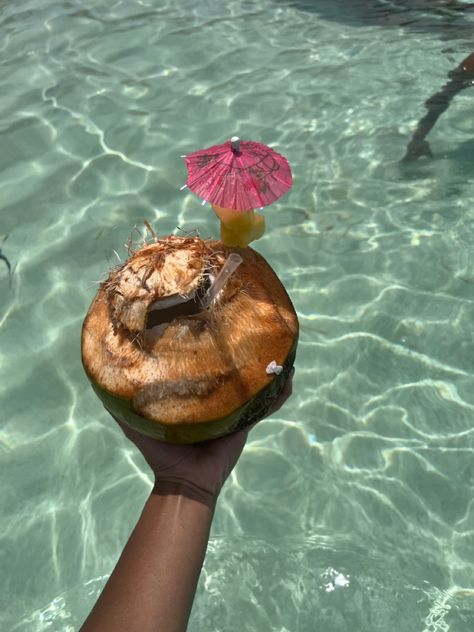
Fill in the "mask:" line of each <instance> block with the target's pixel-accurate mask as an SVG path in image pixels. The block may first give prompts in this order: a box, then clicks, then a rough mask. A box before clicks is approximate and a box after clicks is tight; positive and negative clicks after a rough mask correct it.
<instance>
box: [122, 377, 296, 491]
mask: <svg viewBox="0 0 474 632" xmlns="http://www.w3.org/2000/svg"><path fill="white" fill-rule="evenodd" d="M293 374H294V369H293V370H292V371H291V373H290V375H289V377H288V379H287V381H286V384H285V386H284V388H283V391H282V392H281V394H280V396H279V397H278V399H277V400H276V401H275V403H274V405H273V406H272V408H271V409H270V410H269V412H268V413H267V415H266V417H268V416H269V415H271V414H273V413H274V412H276V411H277V410H279V409H280V408H281V406H282V405H283V404H284V402H285V401H286V400H287V399H288V397H290V395H291V393H292V383H293ZM112 416H113V415H112ZM114 419H115V420H116V421H117V422H118V424H119V425H120V427H121V428H122V430H123V432H124V434H125V436H126V437H127V438H128V439H130V441H132V443H134V444H135V445H136V447H137V448H138V449H139V450H140V452H141V453H142V454H143V456H144V458H145V460H146V462H147V463H148V465H149V466H150V468H151V469H152V471H153V473H154V476H155V486H154V492H155V493H161V494H166V493H170V492H171V493H176V492H179V493H183V494H185V495H187V496H191V497H192V498H195V499H197V500H201V501H204V502H206V503H207V504H209V503H212V504H214V502H215V500H216V499H217V496H218V495H219V492H220V490H221V488H222V485H223V484H224V482H225V480H226V479H227V477H228V476H229V474H230V472H231V471H232V470H233V468H234V466H235V464H236V463H237V460H238V458H239V456H240V454H241V453H242V450H243V448H244V445H245V442H246V441H247V436H248V433H249V430H251V428H253V426H251V427H249V428H244V429H242V430H239V431H237V432H235V433H233V434H230V435H227V436H225V437H221V438H219V439H211V440H210V441H204V442H202V443H199V444H191V445H175V444H170V443H164V442H163V441H159V440H158V439H153V438H151V437H147V436H145V435H143V434H141V433H140V432H137V431H136V430H133V429H132V428H130V427H129V426H127V425H126V424H124V423H123V422H121V421H120V420H119V419H117V418H116V417H114ZM254 425H255V424H254Z"/></svg>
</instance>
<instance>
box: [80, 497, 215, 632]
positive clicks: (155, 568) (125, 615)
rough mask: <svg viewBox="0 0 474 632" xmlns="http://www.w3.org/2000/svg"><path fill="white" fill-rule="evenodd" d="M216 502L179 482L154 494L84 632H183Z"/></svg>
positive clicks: (83, 628)
mask: <svg viewBox="0 0 474 632" xmlns="http://www.w3.org/2000/svg"><path fill="white" fill-rule="evenodd" d="M212 515H213V505H212V503H210V502H202V501H200V500H197V499H194V498H191V497H189V496H186V495H184V494H183V493H182V490H180V489H179V487H178V486H177V487H176V488H175V489H167V490H166V493H164V490H162V492H161V493H154V494H152V495H151V496H150V498H149V499H148V500H147V502H146V504H145V507H144V509H143V512H142V514H141V516H140V519H139V521H138V523H137V525H136V527H135V529H134V531H133V532H132V534H131V536H130V539H129V541H128V543H127V545H126V546H125V549H124V550H123V553H122V555H121V556H120V559H119V561H118V563H117V566H116V567H115V569H114V571H113V573H112V575H111V576H110V578H109V581H108V582H107V584H106V586H105V588H104V590H103V592H102V595H101V596H100V598H99V600H98V601H97V603H96V605H95V607H94V609H93V610H92V612H91V614H90V615H89V617H88V619H87V621H86V622H85V624H84V626H83V627H82V628H81V632H96V631H97V632H99V631H100V632H109V631H110V632H112V631H113V632H122V631H126V632H135V631H137V632H158V631H159V632H183V631H184V630H186V626H187V622H188V618H189V614H190V612H191V607H192V603H193V598H194V593H195V590H196V585H197V582H198V579H199V574H200V571H201V567H202V563H203V560H204V556H205V553H206V546H207V542H208V538H209V530H210V526H211V521H212Z"/></svg>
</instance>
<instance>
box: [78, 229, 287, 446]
mask: <svg viewBox="0 0 474 632" xmlns="http://www.w3.org/2000/svg"><path fill="white" fill-rule="evenodd" d="M231 252H238V254H239V255H240V256H241V257H242V259H243V261H242V263H241V264H240V266H239V267H238V268H237V270H236V271H235V272H234V273H233V274H232V275H231V276H230V278H229V279H228V281H227V282H226V283H225V285H224V287H223V289H222V290H221V292H219V294H218V295H217V297H216V298H215V300H213V301H212V302H211V303H210V305H208V306H206V304H205V303H206V301H205V300H204V298H205V296H206V292H207V290H208V288H209V285H210V283H211V280H212V278H214V277H215V276H217V274H218V272H219V271H220V269H221V268H222V266H223V264H224V262H225V261H226V259H227V257H228V256H229V254H230V253H231ZM173 302H174V303H176V302H177V304H174V305H173V304H171V305H170V304H169V303H173ZM297 338H298V321H297V317H296V313H295V310H294V308H293V305H292V303H291V301H290V299H289V297H288V295H287V293H286V291H285V289H284V287H283V285H282V284H281V282H280V281H279V279H278V277H277V276H276V274H275V273H274V272H273V270H272V269H271V267H270V266H269V265H268V263H267V262H266V261H265V260H264V258H263V257H262V256H261V255H259V254H258V253H257V252H255V251H254V250H252V249H251V248H245V249H233V248H227V247H225V246H224V245H223V244H222V242H220V241H203V240H202V239H200V238H199V237H176V236H170V237H166V238H164V239H160V240H157V241H156V242H155V243H152V244H149V245H146V246H144V247H143V248H141V249H139V250H137V251H135V252H133V253H132V254H131V256H130V258H129V259H128V260H127V261H126V262H125V263H124V264H123V265H122V266H120V267H119V268H117V269H115V270H113V271H112V272H111V273H110V275H109V278H108V279H107V280H106V281H105V282H104V283H103V284H102V285H101V287H100V289H99V291H98V293H97V295H96V297H95V298H94V300H93V302H92V304H91V306H90V308H89V311H88V314H87V316H86V319H85V321H84V325H83V330H82V361H83V365H84V368H85V370H86V373H87V375H88V377H89V379H90V381H91V383H92V386H93V387H94V389H95V391H96V393H97V394H98V396H99V397H100V398H101V399H102V401H103V402H104V404H105V406H106V407H107V408H108V410H109V411H110V412H111V413H112V414H114V415H115V416H116V417H117V418H119V419H121V420H122V421H124V422H125V423H127V424H129V425H130V426H131V427H133V428H135V429H137V430H139V431H140V432H143V433H145V434H147V435H149V436H153V437H157V438H159V439H162V440H165V441H170V442H176V443H191V442H196V441H203V440H206V439H209V438H212V437H218V436H222V435H225V434H228V433H229V432H233V431H235V430H237V429H238V428H242V427H244V426H246V425H248V424H251V423H253V422H254V421H257V420H258V419H260V418H261V417H262V416H263V415H264V414H265V413H266V412H267V411H268V409H269V408H270V407H271V405H272V403H273V402H274V400H275V399H276V398H277V397H278V395H279V393H280V392H281V390H282V388H283V386H284V383H285V381H286V378H287V376H288V373H289V371H290V370H291V367H292V365H293V361H294V356H295V353H296V345H297ZM272 361H275V362H276V364H277V365H280V366H282V367H283V371H282V372H281V373H280V374H279V375H275V374H268V373H267V371H266V368H267V366H268V365H269V364H270V363H271V362H272Z"/></svg>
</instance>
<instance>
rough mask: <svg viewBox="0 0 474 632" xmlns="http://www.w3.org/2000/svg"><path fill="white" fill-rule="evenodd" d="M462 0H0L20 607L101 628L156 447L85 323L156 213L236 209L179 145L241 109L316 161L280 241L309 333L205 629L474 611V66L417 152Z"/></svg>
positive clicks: (200, 600)
mask: <svg viewBox="0 0 474 632" xmlns="http://www.w3.org/2000/svg"><path fill="white" fill-rule="evenodd" d="M430 4H431V5H432V6H431V8H430V7H428V8H427V5H430ZM445 4H446V3H441V2H433V3H428V2H426V3H423V2H417V3H415V9H412V10H410V11H409V10H407V9H406V5H403V4H401V3H400V2H375V0H373V1H372V2H368V3H362V2H360V3H358V2H342V1H340V2H339V1H337V0H332V1H331V2H330V1H329V0H327V1H322V0H321V1H320V2H319V1H317V0H315V1H314V2H309V1H305V2H303V1H301V2H298V1H288V2H286V1H284V0H260V1H258V2H257V1H256V0H246V1H245V0H244V1H241V2H238V1H237V0H224V1H223V2H220V3H217V2H215V1H213V0H199V2H197V3H196V2H193V1H191V0H178V1H177V2H174V3H171V2H159V1H158V0H149V1H143V2H140V1H137V0H129V1H128V2H121V1H119V2H115V3H106V2H104V1H103V0H96V1H94V2H92V1H88V2H87V1H86V2H78V1H69V2H54V0H24V1H19V2H17V3H7V2H2V3H1V4H0V26H1V28H0V50H1V56H0V85H1V86H2V90H1V91H0V111H1V113H2V115H1V119H0V135H1V146H2V151H1V153H0V168H1V179H0V235H3V236H8V238H7V239H6V240H5V241H4V242H3V244H2V249H3V253H4V254H5V255H6V256H7V257H8V259H9V260H10V262H11V265H12V274H11V276H10V275H9V274H8V270H7V266H6V265H4V262H3V261H0V296H1V303H0V340H1V346H0V384H1V386H2V396H1V413H0V417H1V428H0V432H1V435H0V437H1V444H0V467H1V474H2V486H1V490H0V501H1V507H2V514H3V521H2V530H1V534H0V536H1V558H0V559H1V568H2V572H1V580H0V581H1V583H0V586H1V590H0V613H1V614H0V629H1V630H5V631H10V630H11V631H15V632H26V631H31V630H33V631H43V630H44V631H56V630H57V631H61V632H62V631H68V632H71V631H73V630H77V629H78V627H79V625H80V623H81V622H82V620H83V619H84V617H85V616H86V614H87V613H88V611H89V610H90V608H91V606H92V604H93V603H94V601H95V599H96V597H97V595H98V593H99V591H100V589H101V586H102V585H103V583H104V582H105V580H106V578H107V576H108V574H109V573H110V571H111V568H112V567H113V565H114V562H115V560H116V559H117V556H118V555H119V553H120V551H121V549H122V546H123V544H124V542H125V541H126V538H127V536H128V534H129V532H130V530H131V529H132V527H133V526H134V524H135V522H136V520H137V518H138V515H139V512H140V509H141V506H142V504H143V502H144V499H145V498H146V496H147V494H148V490H149V487H150V476H149V472H148V471H147V469H146V466H145V464H144V462H143V460H142V459H141V457H140V456H139V455H138V454H137V453H136V451H135V450H134V448H133V447H132V446H131V445H129V444H127V443H126V442H125V441H124V438H123V436H122V435H121V433H120V432H119V431H118V430H117V428H116V427H115V426H114V424H113V423H112V421H111V419H109V418H108V417H107V415H106V414H105V413H104V412H103V409H102V407H101V406H100V404H99V402H98V400H97V399H96V398H95V396H94V394H93V392H92V390H91V389H90V387H89V385H88V383H87V381H86V379H85V376H84V374H83V371H82V367H81V364H80V354H79V344H80V329H81V323H82V320H83V318H84V315H85V313H86V311H87V308H88V305H89V303H90V301H91V300H92V297H93V295H94V293H95V290H96V288H97V282H99V281H100V280H102V279H104V276H105V275H106V272H107V270H108V269H109V268H110V267H111V266H112V265H115V264H116V262H117V255H118V256H119V257H120V258H124V257H125V255H126V248H125V246H124V244H125V243H126V242H127V240H128V238H129V237H130V236H131V235H132V236H133V238H134V239H139V238H140V234H142V235H143V234H144V229H143V220H144V219H148V220H149V221H150V222H152V224H153V225H154V227H155V229H156V230H157V231H158V232H159V233H160V234H163V235H166V234H169V233H172V232H176V231H179V230H185V231H187V230H193V229H198V230H199V232H200V234H201V235H202V236H203V237H207V236H215V235H217V231H218V226H217V223H216V220H215V218H214V216H213V214H212V212H211V211H210V209H209V208H208V207H202V206H201V204H200V201H199V200H198V199H197V198H196V197H195V196H193V195H192V194H190V193H186V192H180V186H181V185H182V184H183V183H184V181H185V179H186V173H185V167H184V163H183V161H182V159H181V158H180V155H181V154H185V153H189V152H190V151H193V150H194V149H198V148H200V147H206V146H209V145H211V144H214V143H219V142H222V141H224V140H226V139H227V138H229V137H230V136H232V135H234V134H238V135H240V136H241V137H242V138H246V139H252V140H258V141H261V142H264V143H267V144H269V145H271V146H272V147H274V148H275V149H277V150H278V151H280V152H281V153H283V154H284V155H285V156H287V157H288V159H289V161H290V163H291V165H292V168H293V173H294V187H293V189H292V191H291V192H290V193H289V194H288V195H286V196H285V197H283V198H282V199H281V200H280V201H278V202H277V203H276V204H274V205H273V206H272V207H270V208H269V209H268V210H267V211H266V218H267V226H268V229H267V232H266V234H265V236H264V238H263V239H262V240H260V241H259V242H257V243H256V248H257V249H258V250H259V251H260V252H261V253H262V254H263V255H264V256H265V257H266V258H267V260H268V261H269V262H270V264H271V265H272V266H273V268H274V269H275V271H276V272H277V273H278V274H279V276H280V278H281V279H282V281H283V282H284V284H285V286H286V287H287V289H288V292H289V294H290V295H291V297H292V299H293V302H294V304H295V307H296V309H297V311H298V315H299V319H300V324H301V342H300V347H299V352H298V357H297V362H296V376H295V383H294V395H293V397H292V399H291V400H290V401H289V402H288V403H287V404H286V405H285V407H284V408H283V409H282V410H281V411H279V412H278V413H277V414H276V415H275V416H274V417H273V418H272V419H271V420H266V421H265V422H263V423H261V424H260V425H258V426H257V427H256V428H255V429H254V430H253V431H252V433H251V436H250V440H249V442H248V445H247V447H246V449H245V452H244V454H243V456H242V458H241V460H240V462H239V464H238V466H237V468H236V470H235V472H234V473H233V475H232V476H231V478H230V480H229V481H228V483H227V485H226V487H225V489H224V490H223V493H222V496H221V499H220V502H219V506H218V510H217V514H216V517H215V521H214V525H213V531H212V536H211V540H210V544H209V550H208V554H207V558H206V562H205V567H204V569H203V573H202V576H201V581H200V585H199V589H198V594H197V598H196V603H195V607H194V610H193V613H192V617H191V621H190V626H189V629H190V631H191V632H197V631H199V632H200V631H204V630H205V631H206V632H211V631H216V632H222V631H230V632H233V631H235V632H237V631H239V632H243V631H245V630H248V631H255V630H256V631H258V632H267V631H268V632H273V631H279V632H307V631H313V630H318V631H319V630H321V631H324V632H336V631H337V632H342V631H347V630H350V631H351V632H393V630H397V629H400V630H403V632H445V631H449V632H468V631H470V630H472V629H473V628H474V506H473V501H472V498H473V490H474V433H473V429H472V428H473V418H474V389H473V385H474V384H473V365H474V359H473V358H474V353H473V352H474V341H473V333H472V330H473V323H474V252H473V246H472V231H473V227H474V180H473V175H474V166H473V165H474V161H473V158H474V140H473V139H474V118H473V116H472V112H473V107H474V90H472V91H469V90H466V91H465V92H464V93H462V94H461V95H459V96H457V97H456V98H455V100H454V101H453V103H452V104H451V106H450V108H449V110H448V112H446V113H445V114H444V115H443V116H442V117H441V118H440V120H439V121H438V124H437V125H436V127H435V128H434V130H433V131H432V133H431V134H430V136H429V140H430V143H431V147H432V149H433V152H434V154H435V158H434V159H433V160H432V161H428V160H421V161H419V162H417V163H415V164H413V165H409V166H405V167H401V166H400V163H399V160H400V158H401V157H402V156H403V154H404V152H405V148H406V144H407V142H408V140H409V138H410V134H411V133H412V132H413V130H414V128H415V126H416V123H417V121H418V120H419V118H420V117H421V116H422V115H423V114H424V112H425V110H424V107H423V102H424V101H425V100H426V99H427V98H428V97H429V96H430V95H431V94H433V93H434V92H436V91H437V90H439V88H440V87H441V86H442V85H443V84H444V83H445V81H446V78H447V73H448V72H449V70H451V69H452V68H454V67H455V66H457V64H458V63H459V62H460V61H461V60H462V59H463V58H464V57H465V56H466V55H467V54H468V53H470V52H471V51H472V49H471V36H472V28H473V27H474V15H471V14H474V12H471V13H466V14H465V15H464V14H462V13H461V12H456V11H454V10H452V9H446V7H445V6H444V5H445ZM135 227H136V228H135ZM114 251H117V255H116V254H115V252H114Z"/></svg>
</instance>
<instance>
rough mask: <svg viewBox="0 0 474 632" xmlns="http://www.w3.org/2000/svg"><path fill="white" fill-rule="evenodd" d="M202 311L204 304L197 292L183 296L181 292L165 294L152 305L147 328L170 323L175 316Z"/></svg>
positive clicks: (189, 314)
mask: <svg viewBox="0 0 474 632" xmlns="http://www.w3.org/2000/svg"><path fill="white" fill-rule="evenodd" d="M199 294H201V293H199ZM202 311H203V306H202V303H201V299H200V296H199V295H198V293H197V292H195V293H194V294H193V296H191V297H188V296H185V297H183V296H181V295H180V294H174V295H173V296H165V297H163V298H159V299H158V300H157V301H155V302H154V303H152V304H151V305H150V307H149V309H148V317H147V322H146V328H147V329H153V328H154V327H158V326H159V325H169V324H170V323H171V321H172V320H175V318H184V317H186V316H194V315H196V314H199V313H200V312H202Z"/></svg>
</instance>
